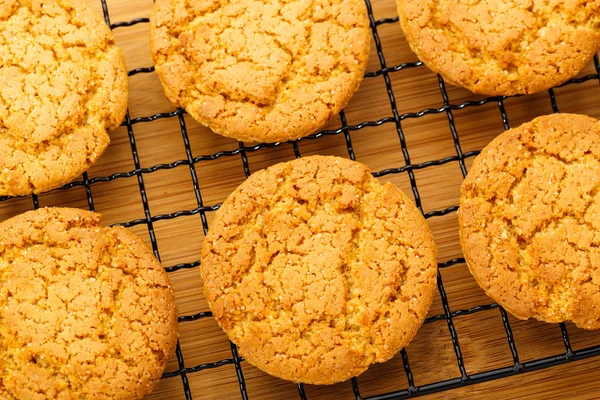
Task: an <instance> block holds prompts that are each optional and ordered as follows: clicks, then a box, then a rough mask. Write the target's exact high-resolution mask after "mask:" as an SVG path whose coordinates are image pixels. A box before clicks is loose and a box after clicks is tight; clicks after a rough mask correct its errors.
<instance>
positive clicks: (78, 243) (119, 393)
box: [0, 208, 177, 400]
mask: <svg viewBox="0 0 600 400" xmlns="http://www.w3.org/2000/svg"><path fill="white" fill-rule="evenodd" d="M100 218H101V216H100V215H99V214H96V213H91V212H88V211H82V210H77V209H72V208H47V209H39V210H37V211H30V212H26V213H24V214H21V215H19V216H17V217H14V218H11V219H9V220H6V221H4V222H2V223H0V398H1V399H5V400H12V399H42V398H45V399H75V398H77V399H83V398H86V399H140V398H142V397H143V396H144V395H145V394H147V393H150V391H151V390H152V388H153V386H154V384H155V383H156V382H157V380H158V379H159V378H160V376H161V374H162V371H163V369H164V368H165V365H166V362H167V358H168V357H169V354H170V353H171V352H172V351H173V350H174V347H175V345H176V342H177V307H176V306H175V302H174V298H173V292H172V291H171V288H170V285H169V280H168V278H167V274H166V272H165V270H164V269H163V268H162V267H161V265H160V263H159V262H158V261H157V260H156V258H154V256H153V255H152V252H151V251H150V249H148V247H147V246H146V245H145V244H144V243H143V242H142V241H141V240H140V239H139V238H138V237H136V236H135V235H134V234H133V233H131V232H129V231H128V230H127V229H125V228H122V227H115V228H108V227H103V226H101V224H100Z"/></svg>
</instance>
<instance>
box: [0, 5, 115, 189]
mask: <svg viewBox="0 0 600 400" xmlns="http://www.w3.org/2000/svg"><path fill="white" fill-rule="evenodd" d="M126 108H127V69H126V68H125V63H124V61H123V56H122V54H121V50H119V48H117V46H116V45H115V40H114V38H113V36H112V33H111V32H110V29H109V28H108V26H107V25H106V23H105V22H104V20H103V19H102V18H101V17H100V15H98V14H97V13H96V12H94V11H93V10H92V9H91V8H89V7H88V6H87V5H85V4H83V3H82V2H81V0H74V1H73V2H71V1H69V0H50V1H31V0H29V1H24V0H4V1H2V2H0V196H4V195H11V196H16V195H26V194H31V193H40V192H44V191H47V190H50V189H54V188H57V187H60V186H62V185H64V184H66V183H68V182H70V181H72V180H73V179H75V178H77V177H78V176H79V175H81V174H82V173H83V172H85V171H86V170H87V169H88V168H89V167H90V166H91V165H92V164H93V163H94V162H96V160H97V159H98V157H100V155H101V154H102V153H103V152H104V150H105V149H106V147H107V146H108V143H109V142H110V139H109V137H108V134H107V133H106V131H107V129H108V130H112V129H114V128H116V127H117V126H118V125H119V124H120V123H121V120H122V119H123V116H124V115H125V111H126Z"/></svg>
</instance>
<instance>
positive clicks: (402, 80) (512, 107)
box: [0, 0, 600, 400]
mask: <svg viewBox="0 0 600 400" xmlns="http://www.w3.org/2000/svg"><path fill="white" fill-rule="evenodd" d="M86 1H88V2H89V3H90V4H92V5H93V7H94V8H96V9H98V11H99V12H101V11H102V7H101V3H100V0H86ZM107 5H108V10H109V12H110V19H111V22H113V23H115V22H121V21H130V20H133V19H135V18H147V17H149V15H150V10H151V7H152V1H151V0H107ZM372 8H373V15H374V17H375V19H376V20H380V19H383V18H392V17H395V16H396V15H397V13H396V10H395V4H394V0H373V4H372ZM377 32H378V34H379V37H380V39H381V46H382V50H383V54H384V57H385V63H386V65H387V67H388V69H390V70H389V72H385V73H381V70H382V65H381V64H380V61H379V59H378V57H377V49H376V46H375V44H374V43H373V46H372V47H373V48H372V51H371V58H370V61H369V67H368V71H370V72H375V71H380V72H379V73H378V74H376V75H377V76H375V77H370V78H367V79H365V80H364V82H363V84H362V86H361V88H360V90H359V92H358V93H357V94H356V96H355V97H354V98H353V99H352V101H351V102H350V104H349V106H348V107H347V108H346V110H345V117H346V120H347V124H348V125H349V126H356V125H358V124H360V123H362V122H364V121H380V122H382V123H381V124H380V125H379V126H369V127H365V128H363V129H360V130H353V131H351V132H350V133H349V134H348V136H345V134H344V132H342V133H340V134H335V135H325V136H323V137H320V138H319V139H315V140H303V141H301V142H299V143H298V145H297V146H298V147H297V150H299V152H300V153H301V154H302V155H303V156H305V155H310V154H334V155H339V156H344V157H348V156H349V152H348V149H347V146H346V145H347V144H346V139H348V138H349V139H351V141H352V146H353V150H354V153H355V155H356V158H357V159H358V160H359V161H362V162H364V163H366V164H367V165H368V166H369V167H370V168H371V169H372V170H373V171H383V170H386V169H389V168H401V167H403V166H405V165H406V164H407V160H405V158H404V156H403V153H402V151H401V146H400V140H399V132H398V130H397V126H396V123H395V122H396V121H395V120H394V118H393V117H394V115H393V113H392V108H391V105H390V104H391V103H390V97H389V96H388V93H387V90H386V89H387V87H386V79H388V78H389V88H390V89H391V90H392V91H393V95H394V97H395V101H396V106H397V110H398V113H399V115H404V114H406V113H417V112H419V111H421V110H426V109H439V108H440V107H443V106H444V101H443V98H442V94H441V91H440V86H439V81H438V78H437V76H436V75H435V74H433V73H432V72H431V71H429V70H428V69H427V68H426V67H424V66H422V67H417V68H408V67H407V68H403V69H400V70H397V71H395V69H396V68H394V71H392V70H391V69H392V67H396V66H399V65H401V64H402V63H406V62H416V61H417V58H416V56H415V55H414V54H413V53H412V52H411V51H410V49H409V47H408V45H407V43H406V41H405V39H404V37H403V35H402V32H401V30H400V27H399V24H398V23H397V22H391V23H382V24H379V25H377ZM114 33H115V35H116V38H117V42H118V44H119V45H120V46H121V47H122V49H123V52H124V55H125V60H126V62H127V65H128V68H129V69H130V70H132V69H134V68H143V67H150V66H151V65H152V61H151V59H150V53H149V50H148V24H147V23H145V22H142V23H138V24H134V25H132V26H128V27H118V28H116V29H115V30H114ZM596 73H597V72H596V70H595V69H594V66H593V65H590V66H589V67H588V68H586V70H585V71H584V72H583V73H582V76H585V75H589V74H596ZM446 90H447V93H448V96H449V103H450V104H453V105H458V104H462V103H465V102H467V101H480V100H482V99H484V97H483V96H479V95H474V94H472V93H470V92H468V91H467V90H464V89H461V88H457V87H452V86H449V85H448V86H447V87H446ZM555 94H556V98H557V105H558V107H559V109H560V111H562V112H575V113H582V114H587V115H590V116H594V117H596V118H598V117H600V87H599V85H598V79H597V78H596V79H590V80H587V81H586V82H583V83H579V84H571V85H568V86H566V87H563V88H559V89H556V90H555ZM502 105H503V106H504V108H505V109H506V113H507V115H508V122H509V123H510V126H517V125H519V124H521V123H523V122H525V121H528V120H530V119H532V118H533V117H535V116H539V115H543V114H548V113H551V112H552V111H553V109H552V106H551V101H550V96H549V94H548V93H547V92H544V93H539V94H536V95H532V96H525V97H519V98H509V99H506V100H504V101H503V103H502ZM173 111H175V109H174V108H173V106H172V105H171V104H170V103H169V101H168V100H167V99H166V98H165V96H164V94H163V90H162V87H161V85H160V82H159V80H158V77H157V76H156V74H155V73H138V74H135V75H132V76H131V78H130V101H129V112H130V117H131V118H132V119H133V120H134V121H135V122H136V123H134V124H133V125H131V131H130V132H128V129H127V127H121V128H119V129H117V130H116V131H115V132H113V133H112V134H111V138H112V144H111V146H110V147H109V149H108V150H107V152H106V153H105V154H104V155H103V156H102V158H101V159H100V161H99V163H98V164H97V165H95V166H94V167H93V168H92V169H91V170H90V171H89V177H90V179H91V180H92V183H91V184H90V185H89V186H88V188H89V189H90V191H91V195H92V199H93V205H94V207H95V210H96V211H98V212H100V213H102V214H104V222H105V223H106V224H115V223H127V222H130V223H129V224H128V225H129V226H131V229H132V230H133V231H134V232H135V233H137V234H138V235H140V236H141V237H142V238H144V240H146V242H148V244H152V243H151V240H150V232H151V231H152V233H153V234H155V236H156V245H157V250H158V252H159V254H160V258H161V260H162V262H163V263H164V265H165V266H166V267H173V266H174V265H176V264H180V263H183V264H185V266H187V267H193V266H195V265H197V264H196V262H197V260H198V259H199V257H200V248H201V246H202V240H203V237H204V234H203V224H202V218H201V217H202V216H206V218H207V221H208V224H210V222H211V220H212V218H213V217H214V212H212V211H206V212H199V211H200V210H204V209H202V208H199V202H198V200H199V199H198V198H197V196H196V193H195V191H194V182H193V180H192V178H191V176H192V175H191V168H190V165H189V163H187V161H184V162H181V163H179V164H180V165H177V166H173V165H169V166H167V167H164V168H163V167H159V168H155V167H154V166H156V165H159V164H172V163H173V162H174V161H177V160H188V157H198V156H211V155H215V154H217V153H218V152H220V151H230V152H233V154H232V155H223V156H220V157H214V158H215V159H214V160H208V159H200V160H198V161H197V162H195V163H194V166H193V168H194V170H195V173H196V174H197V182H198V187H199V194H201V200H202V202H203V204H204V206H206V207H209V206H214V205H217V204H219V203H221V202H222V201H223V200H224V199H225V197H226V196H227V195H228V194H229V193H231V191H232V190H234V189H235V187H236V186H237V185H239V184H240V183H241V182H242V181H243V180H244V179H245V171H244V164H243V158H244V157H246V158H247V164H246V165H247V166H248V168H249V170H250V172H255V171H257V170H259V169H262V168H265V167H267V166H269V165H272V164H275V163H277V162H281V161H287V160H291V159H293V158H294V148H293V146H292V144H289V143H287V144H282V145H280V146H277V147H274V148H265V147H262V148H260V149H258V150H256V151H253V149H251V148H247V149H245V151H244V150H243V149H242V150H240V147H239V144H238V143H237V142H235V141H233V140H230V139H225V138H223V137H221V136H218V135H215V134H213V133H211V132H210V131H209V130H208V129H206V128H204V127H202V126H200V125H199V124H198V123H196V122H195V121H193V120H192V119H191V118H190V117H189V116H174V117H172V118H161V119H156V120H155V121H153V122H144V121H143V120H135V119H136V118H140V117H148V116H150V115H154V114H157V113H169V112H173ZM413 116H414V115H410V116H409V117H406V118H405V117H402V120H401V121H400V125H399V126H400V127H401V131H402V133H403V135H404V136H405V139H406V144H407V148H408V152H409V155H410V162H411V164H413V165H420V164H423V163H425V162H427V161H432V160H444V159H446V158H448V157H450V159H449V160H446V161H448V162H445V163H439V164H440V165H434V166H430V167H427V168H422V169H416V168H415V169H414V180H415V182H416V184H417V188H418V193H419V195H420V199H421V205H422V208H423V211H424V212H425V213H431V212H433V211H440V210H445V212H444V213H443V214H444V215H442V216H432V217H431V218H429V219H428V222H429V224H430V226H431V228H432V230H433V232H434V234H435V239H436V242H437V245H438V248H439V262H440V263H444V262H447V261H449V260H453V259H456V258H460V257H462V254H461V251H460V247H459V244H458V234H457V229H458V226H457V216H456V212H455V209H454V208H451V207H453V206H456V205H457V204H458V200H459V187H460V184H461V181H462V179H463V177H462V174H461V168H460V166H461V163H460V162H459V161H458V157H457V154H458V153H457V148H456V145H460V149H461V150H462V152H463V153H468V152H471V151H475V150H480V149H481V148H482V147H483V146H485V145H486V144H487V143H488V142H489V141H490V140H491V139H492V138H494V137H495V136H496V135H498V134H499V133H500V132H501V131H502V130H503V123H502V118H501V112H500V107H499V104H498V101H497V100H492V101H487V102H485V104H483V105H479V106H469V107H466V108H464V109H460V110H454V109H453V110H452V111H451V116H452V117H453V118H454V121H455V127H456V132H457V135H458V140H457V141H456V142H455V141H454V138H453V134H452V131H451V129H450V125H449V118H448V117H450V113H446V111H445V110H438V111H435V112H430V113H427V114H426V115H425V116H422V117H420V118H412V117H413ZM137 121H139V122H137ZM181 123H184V124H185V127H186V128H187V138H189V142H190V145H189V147H186V146H185V145H184V140H183V139H184V137H185V135H183V136H182V132H181V131H180V124H181ZM340 127H341V122H340V120H339V119H335V120H333V121H331V122H330V124H329V125H328V126H327V129H332V130H336V129H338V128H340ZM132 138H133V139H134V140H135V146H136V147H137V151H138V154H139V163H137V164H136V160H135V159H134V157H133V156H132V147H131V144H130V140H131V139H132ZM472 161H473V157H468V158H466V159H465V166H466V168H468V167H469V166H470V165H471V162H472ZM140 171H142V172H140ZM115 173H124V174H121V175H120V176H119V177H116V178H115V177H112V178H114V179H111V178H101V179H94V178H97V177H111V175H113V174H115ZM121 176H129V177H121ZM380 179H381V181H391V182H393V183H394V184H396V185H398V186H399V187H400V188H401V189H403V190H404V191H405V192H406V193H409V194H413V191H412V189H411V182H410V176H409V174H408V172H402V173H394V174H387V175H385V176H382V177H381V178H380ZM140 185H143V186H144V188H145V195H146V196H147V202H145V203H144V202H143V201H142V197H141V195H140ZM85 190H86V186H85V185H82V184H77V185H75V186H73V187H71V188H70V189H67V190H55V191H52V192H50V193H46V194H42V195H40V196H39V197H38V201H39V205H40V206H69V207H80V208H84V209H87V208H88V206H89V205H88V201H87V198H86V191H85ZM32 207H33V202H32V199H31V197H26V198H15V199H9V200H6V201H3V202H1V203H0V220H4V219H6V218H8V217H10V216H13V215H16V214H18V213H21V212H23V211H26V210H29V209H31V208H32ZM177 211H189V212H187V213H184V214H186V215H184V216H180V217H177V218H169V217H172V216H173V215H172V213H174V212H177ZM187 214H192V215H187ZM429 215H431V214H429ZM147 216H152V219H151V222H152V224H151V226H150V225H149V224H148V223H147V220H146V218H147ZM165 216H166V217H165ZM132 221H133V222H132ZM441 276H442V279H443V283H444V287H445V289H446V293H447V297H448V305H449V308H450V310H451V311H452V312H455V311H457V310H465V309H469V308H472V307H475V306H479V305H486V304H491V303H492V301H491V299H489V298H488V297H486V296H485V295H484V293H483V292H482V290H481V289H479V287H478V286H477V285H476V283H475V281H474V280H473V278H472V277H471V275H470V274H469V272H468V270H467V268H466V266H465V265H464V264H463V263H460V262H459V263H456V264H454V265H452V266H450V267H448V268H444V269H442V270H441ZM170 278H171V280H172V282H173V286H174V290H175V293H176V298H177V302H178V304H179V312H180V315H182V316H189V315H196V314H198V313H200V312H203V311H208V306H207V304H206V301H205V299H204V296H203V293H202V281H201V278H200V274H199V271H198V268H182V269H179V270H177V271H175V272H170ZM436 315H444V309H443V304H442V301H441V298H440V296H436V298H435V300H434V303H433V306H432V307H431V311H430V316H436ZM452 321H453V325H454V328H455V329H456V332H457V337H458V342H459V344H460V348H461V351H462V355H463V358H464V365H465V372H466V373H468V374H476V373H480V372H484V371H488V370H492V369H496V368H501V367H507V366H511V365H513V357H512V355H511V352H510V348H509V346H508V341H507V337H506V332H505V328H504V326H503V323H502V319H501V313H500V311H499V309H497V308H493V309H490V310H487V311H481V312H478V313H475V314H469V315H462V316H456V317H454V318H453V319H452ZM509 322H510V326H511V327H512V332H513V334H514V338H515V342H516V345H517V350H518V356H519V361H520V362H521V363H526V362H528V361H532V360H535V359H539V358H544V357H549V356H553V355H558V354H563V353H565V346H564V343H563V339H562V333H561V330H560V329H559V326H558V325H549V324H544V323H540V322H537V321H518V320H516V319H515V318H513V317H509ZM566 327H567V329H568V333H569V335H570V340H571V345H572V348H573V350H578V349H582V348H586V347H590V346H596V345H600V335H598V334H597V333H594V332H586V331H583V330H580V329H577V328H575V327H574V326H572V325H571V324H567V325H566ZM180 341H181V350H182V354H183V357H184V362H185V366H186V367H187V368H192V367H194V366H199V365H202V364H206V363H214V362H216V361H219V360H229V359H231V358H232V352H231V348H230V345H229V342H228V340H227V337H226V336H225V334H224V333H223V332H222V331H221V329H220V328H219V327H218V325H217V323H216V322H215V321H214V320H213V319H212V318H200V319H197V320H194V321H190V322H181V323H180ZM407 355H408V359H409V361H410V367H411V370H412V373H413V375H414V382H415V385H417V386H422V385H427V384H430V383H433V382H437V381H441V380H447V379H452V378H457V377H460V369H459V367H458V364H457V359H456V354H455V350H454V348H453V344H452V341H451V336H450V334H449V327H448V324H447V321H446V319H445V318H444V319H440V320H438V321H435V322H432V323H429V324H426V325H424V326H423V327H422V328H421V330H420V331H419V333H418V334H417V336H416V338H415V339H414V340H413V342H412V343H411V344H410V346H408V348H407ZM226 363H227V361H226ZM241 368H242V371H243V376H244V378H245V382H246V387H247V392H248V395H249V398H250V399H253V400H254V399H267V398H268V399H272V398H273V399H274V398H277V399H291V398H298V388H297V387H296V385H294V384H292V383H289V382H286V381H282V380H278V379H275V378H272V377H270V376H268V375H266V374H264V373H262V372H260V371H259V370H257V369H256V368H254V367H252V366H251V365H249V364H248V363H247V362H242V363H241ZM177 369H178V362H177V360H176V358H175V357H172V359H171V360H170V362H169V365H168V367H167V371H174V370H177ZM186 377H187V379H188V381H189V387H190V390H191V394H192V395H193V398H195V399H213V398H239V397H240V388H239V385H238V380H237V377H236V369H235V365H234V364H227V365H225V366H222V367H218V368H214V369H202V370H200V371H197V372H191V373H188V374H186ZM599 382H600V358H591V359H587V360H583V361H578V362H574V363H570V364H566V365H563V366H560V367H553V368H550V369H544V370H540V371H536V372H529V373H527V374H520V375H517V376H513V377H508V378H504V379H500V380H494V381H490V382H487V383H483V384H478V385H473V386H466V387H461V388H458V389H454V390H451V391H448V392H443V393H436V394H432V395H430V396H429V398H448V399H453V398H456V399H462V398H465V397H473V398H485V399H491V398H508V399H516V398H536V399H538V398H539V399H545V398H573V399H574V398H578V399H582V398H590V399H591V398H599V397H600V383H599ZM358 384H359V389H360V394H361V396H363V397H368V396H372V395H376V394H382V393H387V392H390V391H396V390H402V389H405V388H407V387H408V385H409V384H408V380H407V377H406V374H405V372H404V368H403V364H402V358H401V357H400V355H398V356H397V357H395V358H394V359H392V360H391V361H389V362H387V363H384V364H379V365H374V366H373V367H372V368H370V369H369V370H368V371H367V372H365V373H364V374H363V375H361V376H360V377H359V378H358ZM305 391H306V395H307V398H308V399H325V398H327V399H343V398H345V399H350V398H354V394H353V391H352V386H351V383H350V382H345V383H341V384H337V385H333V386H312V385H307V386H305ZM149 398H150V399H183V398H185V396H184V391H183V386H182V379H181V378H180V377H178V376H176V377H172V378H165V379H162V380H161V381H160V383H159V384H158V386H157V387H156V389H155V390H154V393H153V394H152V395H151V396H149Z"/></svg>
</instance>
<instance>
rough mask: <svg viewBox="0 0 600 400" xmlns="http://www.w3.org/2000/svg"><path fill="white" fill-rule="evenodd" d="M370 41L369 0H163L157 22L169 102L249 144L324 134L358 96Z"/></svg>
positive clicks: (153, 41)
mask: <svg viewBox="0 0 600 400" xmlns="http://www.w3.org/2000/svg"><path fill="white" fill-rule="evenodd" d="M370 40H371V36H370V28H369V21H368V16H367V11H366V6H365V3H364V1H363V0H310V1H305V0H291V1H286V2H282V1H275V0H273V1H267V2H266V3H265V2H264V1H260V0H233V1H228V2H225V3H220V2H218V1H216V0H209V1H204V2H197V1H192V0H185V1H180V0H157V1H156V2H155V4H154V9H153V12H152V16H151V18H150V48H151V53H152V57H153V58H154V62H155V64H156V72H157V73H158V76H159V77H160V80H161V82H162V84H163V87H164V89H165V93H166V95H167V97H168V98H169V100H171V102H172V103H173V104H175V105H176V106H177V107H182V108H185V110H186V111H187V112H188V113H189V114H190V115H191V116H192V117H193V118H194V119H195V120H196V121H198V122H200V123H201V124H203V125H206V126H208V127H209V128H210V129H212V130H213V131H214V132H216V133H218V134H220V135H223V136H227V137H231V138H235V139H238V140H243V141H249V142H279V141H286V140H292V139H298V138H300V137H303V136H307V135H309V134H311V133H314V132H316V131H317V130H319V129H320V128H322V127H323V126H324V125H325V123H326V122H327V121H328V120H329V119H330V118H331V117H332V116H335V115H337V113H339V111H340V110H341V109H342V108H343V107H345V106H346V104H347V103H348V101H349V100H350V97H351V96H352V95H353V94H354V93H355V92H356V90H358V86H359V85H360V82H361V80H362V78H363V75H364V72H365V69H366V65H367V60H368V55H369V46H370Z"/></svg>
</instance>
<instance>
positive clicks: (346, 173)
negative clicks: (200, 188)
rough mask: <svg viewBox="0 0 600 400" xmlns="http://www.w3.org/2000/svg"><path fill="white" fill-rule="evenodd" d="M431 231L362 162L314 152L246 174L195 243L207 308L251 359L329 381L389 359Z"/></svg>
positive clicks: (423, 298) (419, 301)
mask: <svg viewBox="0 0 600 400" xmlns="http://www.w3.org/2000/svg"><path fill="white" fill-rule="evenodd" d="M436 272H437V263H436V247H435V244H434V242H433V236H432V233H431V231H430V229H429V227H428V226H427V223H426V222H425V219H424V218H423V217H422V216H421V214H420V213H419V211H418V210H417V209H416V208H415V206H414V205H413V204H412V202H411V201H410V200H409V199H408V198H407V197H406V195H404V193H402V192H401V191H400V190H399V189H398V188H397V187H396V186H394V185H392V184H390V183H386V184H384V185H382V184H380V183H379V182H378V181H377V180H376V179H375V178H374V177H373V176H372V175H371V173H370V171H369V170H368V169H367V167H366V166H365V165H363V164H360V163H357V162H354V161H350V160H347V159H343V158H338V157H323V156H313V157H306V158H301V159H298V160H295V161H291V162H287V163H282V164H277V165H274V166H272V167H270V168H268V169H266V170H262V171H260V172H257V173H255V174H253V175H252V176H250V178H248V180H246V181H245V182H244V183H243V184H242V185H241V186H240V187H239V188H238V189H236V190H235V192H234V193H233V194H232V195H231V196H230V197H229V198H227V200H226V201H225V202H224V203H223V205H222V207H221V208H220V209H219V210H218V212H217V214H216V217H215V220H214V222H213V223H212V225H211V227H210V230H209V233H208V235H207V237H206V239H205V241H204V244H203V247H202V264H201V273H202V277H203V280H204V292H205V294H206V298H207V300H208V303H209V305H210V308H211V310H212V312H213V316H214V317H215V319H216V320H217V322H218V323H219V324H220V325H221V327H222V328H223V329H224V330H225V332H226V333H227V335H228V336H229V338H230V339H231V340H232V341H233V342H234V343H236V344H237V345H238V347H239V352H240V354H241V355H242V356H243V357H244V358H245V359H246V360H247V361H248V362H250V363H251V364H253V365H255V366H257V367H258V368H260V369H262V370H263V371H265V372H267V373H269V374H271V375H274V376H276V377H279V378H283V379H287V380H291V381H294V382H304V383H312V384H332V383H335V382H339V381H343V380H346V379H349V378H351V377H353V376H356V375H358V374H360V373H362V372H364V371H365V370H366V369H367V368H368V367H369V365H370V364H372V363H375V362H384V361H386V360H389V359H390V358H392V357H393V356H394V355H395V354H396V353H397V352H398V351H399V350H400V349H401V348H402V347H404V346H406V345H407V344H408V342H409V341H410V340H411V339H412V338H413V336H414V335H415V334H416V332H417V329H418V328H419V327H420V326H421V324H422V323H423V321H424V319H425V316H426V314H427V312H428V309H429V306H430V305H431V302H432V298H433V294H434V291H435V285H436Z"/></svg>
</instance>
